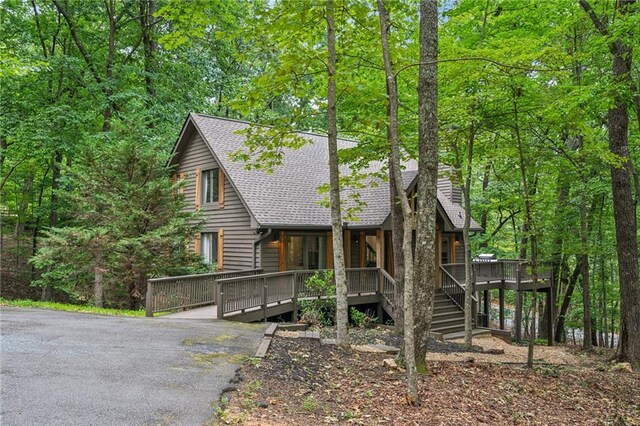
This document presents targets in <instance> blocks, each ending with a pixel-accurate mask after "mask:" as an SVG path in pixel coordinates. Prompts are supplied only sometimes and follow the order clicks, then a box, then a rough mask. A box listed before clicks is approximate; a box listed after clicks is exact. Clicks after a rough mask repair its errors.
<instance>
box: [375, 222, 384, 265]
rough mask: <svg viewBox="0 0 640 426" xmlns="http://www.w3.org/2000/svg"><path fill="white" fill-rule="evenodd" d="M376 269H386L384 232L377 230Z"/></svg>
mask: <svg viewBox="0 0 640 426" xmlns="http://www.w3.org/2000/svg"><path fill="white" fill-rule="evenodd" d="M376 268H380V269H384V231H383V230H382V229H378V230H376Z"/></svg>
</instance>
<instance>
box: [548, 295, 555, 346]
mask: <svg viewBox="0 0 640 426" xmlns="http://www.w3.org/2000/svg"><path fill="white" fill-rule="evenodd" d="M553 303H554V302H553V287H549V288H548V289H547V306H548V309H547V346H553V331H554V330H553Z"/></svg>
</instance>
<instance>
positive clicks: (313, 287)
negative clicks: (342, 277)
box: [299, 271, 336, 326]
mask: <svg viewBox="0 0 640 426" xmlns="http://www.w3.org/2000/svg"><path fill="white" fill-rule="evenodd" d="M305 288H306V290H307V291H309V292H310V293H311V294H314V295H318V296H319V299H314V300H302V301H301V302H300V320H299V322H301V323H304V324H309V325H311V326H314V325H316V326H331V325H333V324H334V323H335V317H336V299H335V294H336V284H335V281H334V279H333V271H321V272H316V273H315V274H313V275H312V276H310V277H309V278H308V279H307V281H306V282H305Z"/></svg>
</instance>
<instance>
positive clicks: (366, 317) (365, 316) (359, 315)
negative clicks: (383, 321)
mask: <svg viewBox="0 0 640 426" xmlns="http://www.w3.org/2000/svg"><path fill="white" fill-rule="evenodd" d="M349 313H350V314H351V322H352V323H353V325H355V326H356V327H358V328H368V327H372V326H373V325H375V324H377V323H378V317H375V316H373V314H372V313H371V312H369V311H367V312H361V311H359V310H358V309H356V308H355V307H352V308H351V309H350V310H349Z"/></svg>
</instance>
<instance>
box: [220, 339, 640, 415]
mask: <svg viewBox="0 0 640 426" xmlns="http://www.w3.org/2000/svg"><path fill="white" fill-rule="evenodd" d="M372 336H373V334H372ZM356 340H357V339H356ZM363 340H364V341H363ZM367 340H374V341H375V340H378V341H377V343H381V342H384V339H377V338H373V339H369V338H364V339H360V341H357V342H356V343H359V344H364V343H366V341H367ZM474 343H475V344H476V345H478V347H476V348H475V350H474V352H471V353H468V352H463V349H462V348H461V346H460V345H459V344H457V343H456V342H447V343H442V344H440V343H434V344H433V345H435V346H434V347H433V349H432V353H430V354H429V355H428V358H427V359H428V368H429V372H428V374H427V375H425V376H422V377H421V378H420V382H419V393H420V397H421V400H422V404H421V405H420V406H419V407H410V406H408V405H407V404H406V401H405V397H404V395H405V389H406V380H405V373H404V371H402V370H398V369H394V368H390V367H388V366H386V365H385V364H384V360H385V359H388V358H392V357H393V355H389V354H384V353H374V352H364V351H360V350H355V349H353V348H351V349H342V348H339V347H337V346H335V345H323V344H321V343H320V341H319V340H314V339H303V338H297V337H296V334H295V333H291V332H288V333H287V332H278V334H277V335H276V337H275V338H274V339H273V342H272V345H271V348H270V350H269V354H268V355H267V357H266V358H264V359H263V360H261V361H259V362H252V363H248V364H247V365H245V367H243V369H242V370H241V371H240V373H239V375H240V376H239V378H238V380H239V381H240V383H239V385H238V386H239V390H238V391H237V392H231V393H228V394H227V395H228V397H229V398H230V401H229V402H228V403H227V402H226V400H225V401H223V408H224V411H222V410H219V413H220V418H219V422H220V423H221V424H246V425H309V426H310V425H315V424H361V425H365V424H366V425H377V424H380V425H382V424H385V425H387V424H392V425H427V424H428V425H496V424H514V425H577V424H584V425H601V424H611V425H640V374H638V373H631V372H628V371H612V370H611V365H610V364H607V363H606V360H605V358H604V355H588V356H587V355H583V354H580V353H579V352H578V351H576V350H573V349H570V348H567V347H553V348H547V347H542V346H536V355H535V358H536V362H537V365H536V367H535V368H534V370H527V369H526V368H525V367H524V365H523V364H521V362H524V361H526V350H527V348H526V347H516V346H511V345H508V344H506V343H504V342H502V341H500V340H498V339H493V338H484V339H480V338H478V339H476V340H475V342H474ZM489 349H498V351H493V352H500V349H502V350H504V352H505V353H504V354H491V353H486V352H487V350H489ZM461 351H462V352H461ZM523 356H524V358H522V357H523ZM470 358H473V361H471V359H470Z"/></svg>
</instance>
